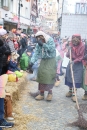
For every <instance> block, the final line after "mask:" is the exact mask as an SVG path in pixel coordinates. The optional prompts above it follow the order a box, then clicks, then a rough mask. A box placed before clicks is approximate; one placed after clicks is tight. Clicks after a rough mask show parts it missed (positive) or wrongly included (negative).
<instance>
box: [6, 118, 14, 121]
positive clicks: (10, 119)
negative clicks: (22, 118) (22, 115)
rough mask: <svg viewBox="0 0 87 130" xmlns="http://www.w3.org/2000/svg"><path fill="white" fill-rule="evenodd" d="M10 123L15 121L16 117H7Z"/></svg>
mask: <svg viewBox="0 0 87 130" xmlns="http://www.w3.org/2000/svg"><path fill="white" fill-rule="evenodd" d="M6 119H7V120H8V121H13V120H14V117H7V118H6Z"/></svg>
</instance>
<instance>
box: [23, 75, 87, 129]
mask: <svg viewBox="0 0 87 130" xmlns="http://www.w3.org/2000/svg"><path fill="white" fill-rule="evenodd" d="M61 81H62V82H61V85H60V86H59V87H54V89H53V100H52V101H51V102H47V101H46V100H45V99H44V100H43V101H36V100H35V99H33V98H32V97H30V96H29V94H27V96H26V93H25V97H26V98H25V99H26V100H25V104H24V105H23V106H22V110H23V112H24V114H27V115H28V114H32V115H34V116H36V117H38V118H39V119H40V121H38V122H37V121H31V122H29V123H28V124H27V128H28V130H30V128H31V129H32V130H83V129H79V128H78V127H70V126H67V124H68V123H70V122H73V121H75V120H76V119H77V118H76V117H77V116H78V115H77V110H76V104H75V103H73V102H72V100H71V98H66V97H65V94H66V93H67V91H68V87H66V86H65V85H64V76H63V77H61ZM37 88H38V84H37V83H36V82H29V84H28V90H27V91H32V92H36V91H37ZM83 94H84V91H83V90H82V89H79V90H78V99H79V103H80V104H81V103H83V104H86V103H87V102H86V101H82V96H83ZM46 95H47V93H45V97H46ZM29 104H30V105H29Z"/></svg>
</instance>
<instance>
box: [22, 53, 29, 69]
mask: <svg viewBox="0 0 87 130" xmlns="http://www.w3.org/2000/svg"><path fill="white" fill-rule="evenodd" d="M29 61H30V57H29V56H28V55H27V54H26V53H23V54H22V57H21V58H20V68H21V69H22V70H26V69H27V68H28V65H29Z"/></svg>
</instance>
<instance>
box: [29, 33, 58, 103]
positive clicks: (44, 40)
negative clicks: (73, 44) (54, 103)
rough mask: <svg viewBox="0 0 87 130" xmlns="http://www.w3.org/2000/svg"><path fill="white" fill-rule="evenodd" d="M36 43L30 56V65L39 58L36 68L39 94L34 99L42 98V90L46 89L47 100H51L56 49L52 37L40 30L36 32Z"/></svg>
mask: <svg viewBox="0 0 87 130" xmlns="http://www.w3.org/2000/svg"><path fill="white" fill-rule="evenodd" d="M35 37H36V38H37V45H36V48H35V53H34V54H33V56H32V58H31V64H30V66H31V67H32V66H33V64H34V63H35V62H36V61H37V60H38V59H41V62H40V66H39V68H38V74H37V82H38V83H39V86H38V89H39V91H40V94H39V95H38V96H37V95H36V97H35V99H36V100H42V99H44V91H48V96H47V100H48V101H50V100H52V88H53V86H54V83H55V76H56V49H55V43H54V41H53V39H52V38H51V37H50V36H49V35H47V34H45V33H44V32H42V31H39V32H37V33H36V35H35Z"/></svg>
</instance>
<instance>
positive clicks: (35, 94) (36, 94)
mask: <svg viewBox="0 0 87 130" xmlns="http://www.w3.org/2000/svg"><path fill="white" fill-rule="evenodd" d="M29 94H30V96H32V97H34V98H35V97H36V96H38V95H39V94H40V92H39V91H38V92H36V93H32V92H30V93H29Z"/></svg>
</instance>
